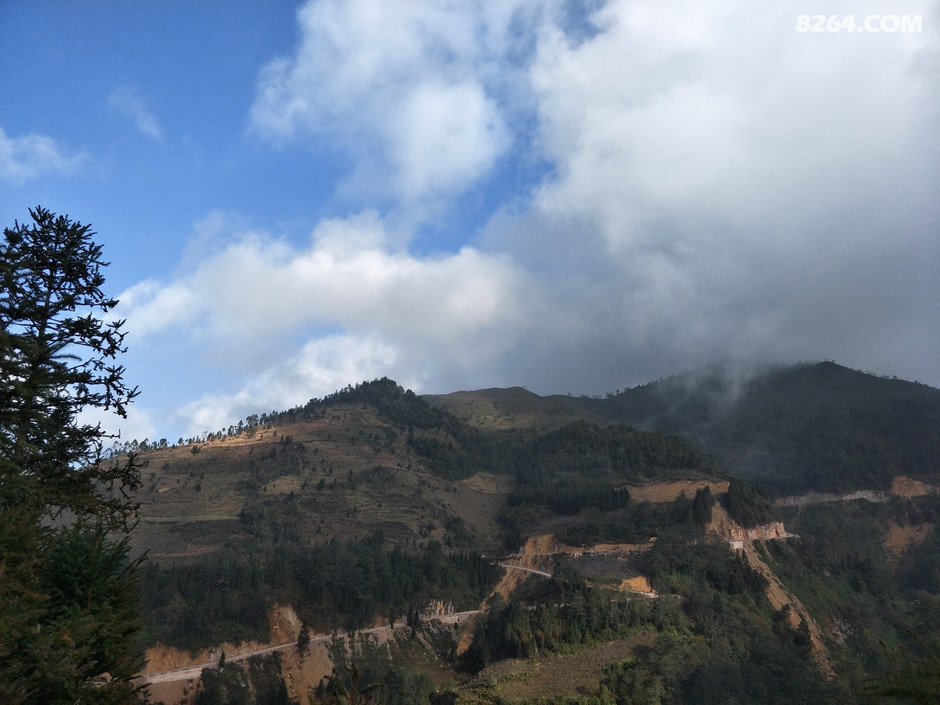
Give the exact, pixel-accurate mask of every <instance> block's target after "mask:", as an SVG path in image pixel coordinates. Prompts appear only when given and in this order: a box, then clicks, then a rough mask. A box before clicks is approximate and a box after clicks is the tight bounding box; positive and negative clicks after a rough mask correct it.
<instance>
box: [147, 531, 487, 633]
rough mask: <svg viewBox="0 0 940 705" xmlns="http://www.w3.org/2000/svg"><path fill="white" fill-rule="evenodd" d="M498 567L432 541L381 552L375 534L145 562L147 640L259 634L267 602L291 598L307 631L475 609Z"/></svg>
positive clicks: (264, 624) (264, 626) (381, 545)
mask: <svg viewBox="0 0 940 705" xmlns="http://www.w3.org/2000/svg"><path fill="white" fill-rule="evenodd" d="M500 572H501V569H500V568H498V567H496V566H494V565H492V564H491V563H489V562H488V561H485V560H483V559H482V558H481V557H480V556H479V555H478V554H473V553H461V552H455V553H451V554H445V553H444V552H443V551H442V550H441V546H440V545H439V544H437V543H434V542H432V543H430V544H429V545H428V546H426V547H423V548H422V549H421V550H419V551H417V552H414V553H409V552H406V551H403V550H401V549H398V548H394V549H392V550H388V549H387V547H386V546H385V541H384V538H383V537H382V535H381V534H375V535H373V536H371V537H369V538H366V539H363V540H361V541H355V542H348V543H347V542H341V541H337V540H334V541H330V542H329V543H326V544H321V545H318V546H313V547H297V546H288V545H283V546H279V547H278V548H277V549H275V551H274V553H273V554H271V555H269V556H268V557H267V558H266V559H265V558H263V557H261V556H248V557H246V556H240V555H236V554H234V553H222V554H220V555H218V556H216V557H210V558H205V559H202V560H200V561H199V562H196V563H186V564H175V565H172V566H169V567H159V566H157V565H155V564H151V565H148V566H147V573H146V580H145V588H144V607H145V614H146V615H147V628H146V633H147V639H148V641H151V642H153V641H158V640H159V641H162V642H164V643H167V644H171V645H174V646H180V647H183V648H187V649H190V650H197V649H199V648H203V647H207V646H210V645H212V644H216V643H219V642H222V641H239V640H242V639H252V638H255V639H258V638H263V637H264V636H265V635H266V633H267V629H268V621H267V612H266V609H267V604H268V602H269V601H270V600H272V599H275V598H277V599H281V600H283V601H288V602H293V603H294V604H295V605H296V606H297V609H298V612H299V613H300V614H301V615H302V616H303V617H304V619H305V621H306V622H307V623H308V624H309V626H310V627H311V628H314V629H316V630H318V631H321V632H322V631H330V630H333V629H337V628H345V629H358V628H362V627H364V626H366V625H368V624H371V623H372V622H373V621H374V620H375V618H376V617H379V616H386V615H390V614H394V615H402V614H406V613H411V612H413V611H414V610H415V609H416V608H417V607H419V606H420V607H423V606H424V605H425V604H427V602H428V601H429V600H431V599H432V598H433V599H443V600H449V601H451V602H453V603H454V604H455V605H456V606H457V607H458V608H461V607H462V608H470V607H472V606H476V605H477V604H479V602H480V601H481V600H482V599H483V597H484V596H485V595H486V593H487V592H488V590H489V589H490V588H491V586H492V585H493V584H494V583H495V582H496V580H497V578H498V575H499V573H500Z"/></svg>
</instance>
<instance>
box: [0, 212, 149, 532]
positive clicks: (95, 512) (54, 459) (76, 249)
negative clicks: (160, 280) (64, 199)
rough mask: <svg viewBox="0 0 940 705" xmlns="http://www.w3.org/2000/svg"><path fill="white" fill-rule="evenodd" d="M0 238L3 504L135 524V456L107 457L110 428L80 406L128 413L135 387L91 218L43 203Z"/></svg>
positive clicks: (112, 523)
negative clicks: (120, 359)
mask: <svg viewBox="0 0 940 705" xmlns="http://www.w3.org/2000/svg"><path fill="white" fill-rule="evenodd" d="M30 215H31V216H32V219H33V221H34V222H33V224H31V225H21V224H19V223H17V224H16V225H15V226H14V227H13V228H5V229H4V231H3V236H4V241H3V243H2V244H0V510H3V509H8V508H10V507H19V508H24V507H28V508H31V509H33V510H35V511H36V512H38V513H39V514H41V515H50V516H58V515H60V514H61V513H62V512H65V511H68V512H69V513H71V514H73V515H75V516H78V517H93V518H97V519H99V520H101V521H103V522H105V523H106V524H107V525H108V526H109V527H115V526H122V527H124V528H126V527H127V521H128V519H129V518H130V517H131V516H132V515H133V513H134V511H135V510H136V508H137V503H136V502H135V501H134V500H133V498H132V492H133V490H135V489H137V487H139V484H140V481H139V477H138V474H137V472H136V468H135V466H134V464H133V462H131V461H127V462H118V461H111V462H105V461H103V460H102V458H101V454H102V439H103V438H104V436H105V434H104V431H103V430H102V429H101V428H100V426H98V425H97V424H88V423H84V424H83V423H79V422H77V421H76V418H77V416H78V414H79V412H81V411H82V410H85V409H102V410H104V411H108V410H113V411H115V412H116V413H117V414H119V415H121V416H124V415H125V414H126V406H127V404H128V402H129V401H130V400H131V399H133V398H134V396H136V394H137V390H136V389H129V388H128V387H127V386H126V385H125V384H124V382H123V379H122V378H123V373H124V368H123V367H121V366H119V365H117V364H115V363H114V359H115V358H116V357H117V355H119V354H120V353H122V352H123V351H124V348H123V347H122V346H123V340H124V333H123V331H122V330H121V328H122V326H123V322H122V321H116V322H108V323H106V322H105V321H104V320H103V319H102V318H96V317H95V316H96V315H102V314H106V313H107V312H108V311H110V310H111V309H112V308H114V306H115V305H116V304H117V301H115V300H114V299H110V298H108V297H106V296H105V295H104V293H103V292H102V290H101V286H102V285H103V284H104V276H103V275H102V273H101V269H102V268H103V267H104V266H106V263H104V262H103V261H102V260H101V247H100V245H96V244H95V243H94V242H93V241H92V236H93V235H94V233H92V232H91V229H90V227H89V226H87V225H82V224H80V223H77V222H72V221H70V220H69V219H68V218H67V217H65V216H57V215H55V214H54V213H50V212H49V211H47V210H45V209H43V208H35V209H33V210H30Z"/></svg>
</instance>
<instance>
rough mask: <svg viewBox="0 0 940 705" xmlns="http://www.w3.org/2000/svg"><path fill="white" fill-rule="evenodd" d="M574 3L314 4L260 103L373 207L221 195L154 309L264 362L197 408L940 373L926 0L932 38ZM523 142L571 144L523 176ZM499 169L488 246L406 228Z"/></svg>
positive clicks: (146, 313)
mask: <svg viewBox="0 0 940 705" xmlns="http://www.w3.org/2000/svg"><path fill="white" fill-rule="evenodd" d="M560 7H561V5H558V6H556V5H555V4H552V3H519V4H515V5H514V4H511V3H489V4H486V6H485V7H483V6H481V5H480V4H449V3H418V2H402V3H385V2H378V0H376V1H375V2H340V1H339V0H323V1H321V2H311V3H308V4H307V5H305V6H304V8H303V9H302V10H301V12H300V14H299V21H300V26H301V39H300V43H299V45H298V47H297V49H296V51H295V52H294V53H293V54H292V55H291V56H289V57H286V58H281V59H278V60H276V61H273V62H271V63H270V64H269V65H268V66H267V67H266V69H265V70H264V71H263V72H262V74H261V76H260V78H259V83H258V94H257V99H256V101H255V104H254V106H253V108H252V114H251V118H252V124H253V127H254V129H255V130H256V131H257V132H258V133H260V134H262V135H263V136H265V137H267V138H270V139H272V140H282V141H284V142H296V141H304V142H306V141H308V140H309V141H310V142H308V144H310V145H312V147H313V149H317V148H319V147H322V146H323V145H324V144H325V145H327V147H328V149H329V150H335V151H338V152H340V153H342V154H344V155H345V156H346V157H348V159H349V163H350V170H351V176H350V183H349V184H347V186H348V188H349V192H350V193H353V195H354V197H356V198H358V200H357V201H354V203H356V204H357V205H356V206H355V207H356V208H361V212H360V213H359V214H358V215H354V216H348V217H339V218H334V219H328V220H324V221H322V222H321V223H319V225H318V226H317V227H316V228H315V229H314V231H313V233H312V234H311V237H310V239H309V242H306V243H304V244H303V245H297V244H296V243H291V242H288V241H287V240H281V239H277V238H274V237H272V236H270V235H268V234H266V233H264V232H259V231H253V230H251V229H250V228H246V227H244V225H243V224H240V223H239V224H237V225H233V222H232V219H231V217H230V216H227V215H225V214H219V213H214V214H212V215H211V216H210V217H209V218H207V220H206V221H205V222H204V223H203V224H202V225H200V226H199V227H198V228H197V230H199V231H200V232H201V233H202V234H201V235H200V236H199V237H200V238H207V237H208V238H210V239H211V243H212V245H211V247H204V246H202V245H200V248H201V252H202V253H203V254H202V255H201V256H199V257H192V258H189V259H191V260H192V262H194V264H193V265H192V266H191V267H190V268H189V269H187V270H186V271H182V272H180V273H179V274H177V275H176V276H175V277H173V278H171V279H170V280H168V281H166V282H149V283H145V284H142V285H140V286H139V287H137V288H134V289H131V290H130V291H129V292H127V293H126V295H125V297H124V298H125V301H124V302H122V306H125V305H126V308H125V309H124V311H123V313H122V315H125V316H127V317H128V318H129V322H128V329H129V330H131V331H135V330H136V331H141V332H142V334H145V335H150V336H154V339H156V337H157V336H158V335H172V336H176V337H177V338H182V339H184V340H187V341H190V343H191V344H192V346H193V347H194V348H195V349H197V350H198V351H199V354H201V355H204V356H205V357H206V358H208V359H211V361H212V362H213V364H214V365H215V366H216V367H217V368H218V369H220V370H221V371H222V372H221V374H222V376H224V374H225V373H226V372H227V371H230V370H232V371H237V372H238V374H239V375H243V376H244V377H246V378H247V379H248V380H249V381H248V382H246V383H243V384H242V383H236V384H233V389H234V391H228V392H220V393H216V394H212V395H209V396H206V397H204V398H202V399H201V400H200V401H199V402H197V403H195V404H193V405H192V406H190V407H188V408H187V409H186V410H185V415H186V416H187V418H190V419H194V420H192V421H189V422H187V423H188V424H189V425H190V426H191V427H192V428H193V429H198V430H199V431H202V430H207V429H211V428H215V427H218V426H221V425H224V424H226V423H231V422H232V421H234V420H237V418H238V417H240V416H244V415H245V414H247V413H252V412H257V411H259V410H265V409H268V408H272V409H273V408H284V407H285V406H289V405H292V404H294V403H301V402H303V401H305V400H306V399H308V398H309V397H310V396H320V395H323V394H326V393H329V392H331V391H333V390H334V389H336V388H339V387H342V386H345V385H346V384H348V383H355V382H358V381H361V380H362V379H369V378H372V377H375V376H380V375H389V376H391V377H393V378H395V379H397V380H398V381H399V382H400V383H402V384H405V385H406V386H412V387H414V388H416V389H418V390H419V391H422V390H429V391H447V390H451V389H457V388H466V387H482V386H491V385H494V384H498V385H505V384H526V385H528V386H530V387H531V388H533V389H534V390H536V391H540V392H564V391H574V392H576V393H578V392H589V393H594V392H604V391H607V390H610V389H613V388H615V387H622V386H623V385H624V384H625V383H626V384H638V383H642V382H645V381H648V380H649V379H653V378H656V377H659V376H662V375H665V374H671V373H674V372H676V371H678V370H681V369H684V368H688V367H695V366H699V365H702V364H705V363H708V362H711V361H713V360H714V359H716V358H732V359H734V358H739V359H743V360H748V359H764V360H777V359H783V360H793V359H800V358H802V359H820V358H834V359H837V360H839V361H840V362H844V363H846V364H850V365H853V366H857V367H863V368H866V369H874V370H878V371H884V372H885V373H888V374H900V375H909V376H919V377H920V378H921V379H923V374H922V373H921V374H918V373H917V370H924V369H930V370H932V373H933V374H934V379H935V380H936V379H940V368H938V367H937V362H936V356H935V350H934V349H933V343H932V341H934V340H936V339H937V338H938V337H940V318H938V317H940V313H938V310H940V309H938V308H937V307H936V301H935V299H936V297H935V295H934V293H935V292H936V291H937V290H938V287H940V282H938V278H937V277H938V275H937V272H940V239H938V238H937V237H936V232H937V230H936V229H937V226H938V225H940V216H938V211H937V201H936V194H937V193H938V192H940V181H938V172H937V168H936V164H937V163H940V161H938V159H940V133H938V132H937V130H936V124H935V122H936V121H935V120H933V119H932V118H933V117H935V116H937V115H940V110H938V104H940V95H938V90H937V86H938V85H940V81H937V70H938V69H940V62H938V61H937V57H938V56H940V52H938V51H937V46H938V37H937V25H936V24H931V23H930V22H928V21H927V15H928V13H927V11H926V9H925V8H926V7H927V6H926V4H925V3H924V2H916V0H909V1H908V2H905V3H903V6H902V5H898V6H897V7H892V12H897V13H902V12H911V13H918V12H921V13H923V14H924V15H925V22H924V31H923V32H922V33H910V34H907V35H903V34H901V33H897V34H893V35H888V34H882V35H880V36H874V35H872V36H867V37H864V36H858V35H849V34H843V35H840V34H835V33H833V34H827V35H824V36H821V35H819V34H815V35H812V34H803V33H800V32H797V31H796V29H795V24H796V16H797V15H798V14H800V13H801V12H803V11H805V8H802V7H800V6H799V5H798V4H796V3H784V4H783V5H775V6H774V7H773V8H768V7H765V6H760V5H754V4H753V3H750V2H744V1H743V0H742V1H739V2H731V3H724V4H722V5H721V6H720V7H714V6H702V5H701V4H700V3H694V2H692V1H691V0H689V1H688V2H680V3H679V4H676V5H670V6H669V7H665V6H663V5H662V3H656V2H653V0H631V1H630V2H626V1H619V0H611V1H610V2H607V3H605V4H603V5H602V6H599V9H598V10H597V11H596V12H595V13H594V14H592V15H590V16H588V17H580V18H575V21H574V24H575V25H577V26H572V24H571V22H572V20H570V18H569V19H565V18H564V13H563V12H562V11H561V9H559V8H560ZM569 7H570V6H569ZM883 11H884V9H883V7H879V6H877V4H876V3H874V2H870V3H863V4H862V5H861V6H860V5H857V4H854V5H851V6H850V5H849V4H847V3H836V4H835V5H834V6H833V9H832V10H831V12H841V13H842V14H848V13H854V14H855V15H856V16H857V17H859V16H861V14H862V13H867V12H870V13H873V14H878V13H881V12H883ZM507 162H511V166H512V167H516V168H518V173H524V172H525V173H528V172H526V168H527V167H528V166H529V165H530V164H538V165H541V164H545V163H547V164H548V165H549V167H550V168H549V170H548V173H547V174H546V175H544V176H540V177H538V180H537V181H532V180H530V181H528V182H526V181H525V178H521V179H520V180H521V181H523V182H524V183H522V184H521V185H515V184H512V183H511V182H512V181H513V179H514V178H516V174H515V173H510V174H509V175H508V176H507V174H506V173H504V172H502V171H501V170H500V168H501V167H502V166H503V165H505V164H506V163H507ZM536 172H537V173H541V172H538V169H535V170H533V173H536ZM490 178H493V182H491V183H489V184H487V179H490ZM533 178H535V177H533ZM359 179H361V180H362V182H361V183H359V182H357V180H359ZM366 181H368V182H369V183H370V187H364V186H362V183H365V182H366ZM375 184H378V185H377V186H376V185H375ZM476 184H487V185H489V186H492V187H493V189H492V190H493V191H496V189H497V187H496V184H500V187H501V185H502V184H507V191H506V194H505V198H504V201H503V206H504V208H503V209H502V210H501V211H500V212H498V213H496V214H495V215H493V217H492V218H491V219H490V220H489V222H488V223H487V224H486V226H485V228H484V230H483V232H482V233H481V234H480V236H479V237H477V238H475V239H473V240H472V242H473V244H472V246H471V245H468V246H464V247H462V248H460V249H457V251H454V252H450V253H446V254H441V255H437V256H427V255H419V254H416V253H415V252H413V251H409V250H408V249H407V248H406V246H405V245H403V243H407V242H409V241H410V239H409V236H410V235H411V234H412V233H411V231H409V230H408V228H407V227H406V226H401V225H399V226H398V228H397V229H396V228H394V227H392V226H391V225H390V223H393V222H394V223H401V222H412V223H413V222H421V217H420V215H422V214H424V213H427V212H433V211H432V210H431V209H424V206H425V205H426V203H427V202H428V201H433V200H434V199H444V200H445V201H447V199H449V201H448V202H449V203H451V204H453V203H456V202H457V199H458V198H460V197H461V196H462V195H463V194H464V193H465V192H466V190H467V189H468V188H470V187H472V186H474V185H476ZM357 188H359V190H358V191H356V189H357ZM482 207H487V208H489V207H491V206H490V205H484V206H482ZM370 208H386V211H385V212H380V211H377V210H370ZM444 210H446V209H442V210H438V211H436V212H444ZM415 213H418V215H415ZM390 214H391V215H390ZM486 215H488V214H483V216H482V217H485V216H486ZM447 225H448V224H447V223H446V222H444V223H435V227H439V228H440V229H442V230H443V229H446V228H447ZM398 230H403V231H405V233H404V236H402V234H401V233H400V232H398ZM206 233H208V234H206ZM199 242H200V243H202V242H203V240H202V239H200V240H199Z"/></svg>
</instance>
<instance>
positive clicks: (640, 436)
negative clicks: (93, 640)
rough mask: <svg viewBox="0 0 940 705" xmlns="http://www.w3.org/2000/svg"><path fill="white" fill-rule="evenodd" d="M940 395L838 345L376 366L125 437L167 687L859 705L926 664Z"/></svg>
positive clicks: (166, 698) (286, 695)
mask: <svg viewBox="0 0 940 705" xmlns="http://www.w3.org/2000/svg"><path fill="white" fill-rule="evenodd" d="M938 397H940V392H938V391H937V390H934V389H931V388H929V387H925V386H924V385H918V384H912V383H908V382H903V381H899V380H889V379H882V378H878V377H874V376H872V375H866V374H863V373H859V372H855V371H852V370H848V369H846V368H844V367H840V366H838V365H835V364H833V363H820V364H817V365H798V366H790V367H774V368H766V369H764V370H760V371H757V372H754V371H752V372H750V373H748V374H737V373H733V371H732V370H730V369H728V368H722V367H715V368H710V369H707V370H702V371H698V372H695V373H688V374H684V375H678V376H676V377H671V378H668V379H665V380H660V381H658V382H654V383H651V384H649V385H644V386H642V387H637V388H635V389H628V390H624V391H620V392H617V393H615V394H610V395H608V396H607V397H606V398H602V399H597V398H587V397H562V396H554V397H540V396H538V395H536V394H533V393H531V392H529V391H527V390H525V389H522V388H518V387H516V388H510V389H488V390H480V391H473V392H456V393H453V394H448V395H439V396H427V397H422V396H418V395H415V394H414V393H412V392H410V391H408V390H404V389H402V388H401V387H400V386H398V385H397V384H396V383H395V382H393V381H391V380H388V379H381V380H373V381H371V382H363V383H361V384H358V385H355V386H349V387H347V388H345V389H343V390H339V391H338V392H336V393H335V394H333V395H330V396H328V397H326V398H324V399H314V400H311V401H310V402H309V403H308V404H305V405H303V406H301V407H297V408H295V409H291V410H287V411H283V412H272V413H271V414H264V415H261V416H257V417H251V418H249V419H246V420H245V421H243V422H240V423H239V424H238V425H234V426H231V427H229V428H228V429H222V430H221V431H219V432H217V433H212V434H207V435H206V436H205V437H201V438H198V439H191V442H188V443H183V444H177V445H175V446H170V445H168V444H164V443H161V444H158V445H157V447H152V446H150V445H149V444H142V447H141V445H138V446H137V448H136V449H137V450H138V451H140V456H139V457H140V459H141V461H142V462H143V464H144V467H143V468H142V476H143V479H144V482H145V486H144V489H143V492H142V495H141V497H140V499H141V501H142V508H141V522H140V524H139V526H138V528H137V530H136V531H135V534H134V537H133V540H134V545H135V547H136V549H137V550H139V551H144V550H146V551H149V557H150V561H149V563H148V566H147V569H146V573H145V576H144V601H145V615H146V630H145V634H144V639H145V641H146V642H147V644H148V645H150V646H151V648H150V650H149V651H148V655H149V657H150V664H149V666H148V672H149V673H150V674H151V675H150V676H149V677H150V678H152V679H153V680H152V682H153V685H152V690H153V696H154V701H155V702H156V701H161V700H162V701H163V702H166V703H169V702H173V703H177V702H185V703H188V704H190V705H200V704H201V703H205V702H222V703H226V702H233V703H234V702H259V703H261V702H302V703H308V702H312V703H318V702H326V701H328V699H329V697H330V691H331V690H333V691H336V690H337V688H338V689H340V690H342V688H346V689H347V690H348V689H350V688H354V687H355V688H359V687H365V686H366V685H368V684H369V683H372V682H376V681H380V680H381V681H382V682H383V683H384V684H385V697H386V701H387V702H421V703H438V702H460V703H465V702H466V703H495V702H513V703H520V704H521V703H530V702H546V701H552V702H568V703H579V704H581V703H583V705H587V704H588V703H594V702H603V703H608V702H610V703H613V702H674V703H686V702H688V703H692V702H728V701H731V700H734V701H736V702H780V703H787V702H831V701H833V700H838V701H840V702H851V701H852V700H853V699H854V698H856V696H858V695H859V693H861V692H862V690H864V689H869V690H871V691H872V692H875V691H877V690H879V689H882V690H884V689H888V688H889V687H890V685H891V683H892V682H893V681H892V679H902V680H904V681H906V682H910V683H914V684H920V683H929V682H930V678H934V677H935V675H936V669H933V670H931V668H932V667H930V665H929V664H930V663H931V661H930V659H931V658H932V656H931V655H930V654H932V653H934V654H935V653H936V652H937V651H936V650H937V649H940V644H936V643H935V642H936V641H937V638H936V635H937V634H940V625H937V624H936V622H937V619H938V615H940V597H938V595H940V538H938V535H940V532H936V531H935V530H934V527H935V526H936V524H937V522H938V520H940V494H938V492H937V488H938V487H940V478H938V473H937V469H938V468H940V463H937V462H936V461H937V459H938V458H940V455H938V449H937V446H938V442H937V429H938V425H937V423H936V420H937V419H938V418H940V416H938V409H940V399H938ZM130 450H133V448H130ZM754 479H758V480H760V482H759V483H758V484H755V483H753V482H752V480H754ZM784 495H786V496H785V497H784ZM793 495H798V496H793ZM775 496H776V497H778V501H777V502H776V504H775V503H774V502H773V501H772V500H773V498H774V497H775ZM480 609H482V610H483V611H482V612H478V610H480ZM935 627H938V628H935ZM363 630H368V632H366V631H363ZM347 632H348V634H346V633H347ZM304 634H306V635H307V636H306V637H303V635H304ZM331 635H332V636H331ZM300 642H302V643H303V644H304V646H303V648H299V647H298V646H297V643H300ZM270 646H274V647H278V648H277V650H276V651H274V652H273V655H272V654H271V652H270ZM265 649H268V651H267V652H265V651H264V650H265ZM925 650H926V651H925ZM222 652H224V653H225V654H226V656H227V657H228V658H229V660H230V663H229V665H227V666H226V669H225V670H216V669H206V670H204V671H202V667H203V666H204V665H205V664H208V663H212V664H215V662H217V661H218V660H219V658H220V653H222ZM254 652H258V655H257V656H255V657H253V659H248V658H247V656H248V654H250V653H254ZM262 653H267V654H268V655H266V656H262V655H261V654H262ZM242 655H244V656H245V657H246V660H245V661H238V662H237V663H236V662H235V661H232V659H238V658H240V657H241V656H242ZM924 664H927V665H926V666H925V665H924ZM182 666H193V667H194V670H191V671H175V672H174V671H173V669H174V668H180V667H182ZM334 668H335V669H336V678H335V679H334V680H333V681H329V679H327V678H326V677H327V676H329V675H330V674H331V671H332V669H334ZM200 672H202V673H203V676H202V678H199V674H200ZM186 674H194V676H192V677H195V680H194V681H193V682H192V683H189V682H188V681H187V680H186V678H189V677H191V675H186ZM184 675H186V678H184ZM336 694H338V693H336ZM539 698H541V700H539Z"/></svg>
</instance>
